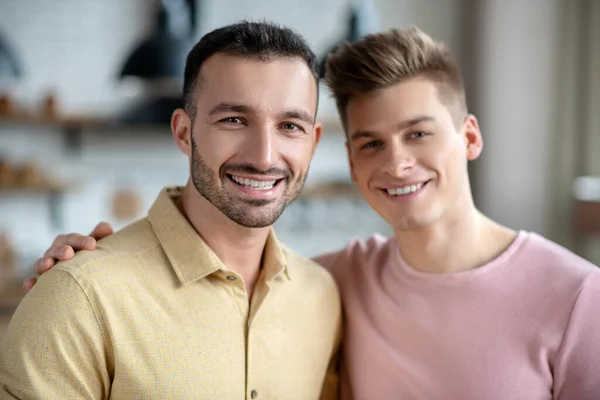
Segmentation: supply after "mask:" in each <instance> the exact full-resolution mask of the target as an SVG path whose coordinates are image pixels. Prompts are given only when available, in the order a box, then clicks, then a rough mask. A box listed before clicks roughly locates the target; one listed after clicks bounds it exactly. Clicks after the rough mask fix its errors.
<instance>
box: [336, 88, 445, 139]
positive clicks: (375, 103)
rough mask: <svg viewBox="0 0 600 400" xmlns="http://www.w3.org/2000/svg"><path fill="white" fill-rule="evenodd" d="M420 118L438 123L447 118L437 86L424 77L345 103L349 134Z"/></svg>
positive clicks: (383, 128) (357, 97)
mask: <svg viewBox="0 0 600 400" xmlns="http://www.w3.org/2000/svg"><path fill="white" fill-rule="evenodd" d="M421 116H431V117H434V118H435V120H437V121H445V120H446V119H448V118H450V113H449V111H448V108H447V107H446V106H445V105H444V104H443V103H442V102H441V101H440V96H439V92H438V88H437V85H436V84H435V83H433V82H432V81H431V80H428V79H426V78H413V79H409V80H407V81H404V82H401V83H398V84H396V85H393V86H390V87H387V88H384V89H379V90H376V91H373V92H370V93H366V94H361V95H358V96H354V97H352V98H351V99H350V101H349V102H348V107H347V125H348V131H349V132H353V131H356V130H369V131H384V130H387V129H390V126H392V125H395V124H397V123H399V122H402V121H406V120H410V119H413V118H416V117H421Z"/></svg>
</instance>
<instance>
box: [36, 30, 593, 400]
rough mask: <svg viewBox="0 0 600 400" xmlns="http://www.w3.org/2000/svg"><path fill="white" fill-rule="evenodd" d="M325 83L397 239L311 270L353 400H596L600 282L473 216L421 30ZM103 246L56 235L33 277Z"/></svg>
mask: <svg viewBox="0 0 600 400" xmlns="http://www.w3.org/2000/svg"><path fill="white" fill-rule="evenodd" d="M326 81H327V84H328V86H329V87H330V89H331V90H332V92H333V94H334V96H335V99H336V101H337V106H338V110H339V112H340V116H341V119H342V122H343V125H344V128H345V131H346V134H347V139H348V141H347V149H348V157H349V161H350V166H351V174H352V179H353V181H354V182H355V183H356V184H357V186H358V188H359V189H360V191H361V192H362V194H363V195H364V197H365V199H366V200H367V201H368V203H369V204H370V205H371V206H372V207H373V209H375V210H376V211H377V212H378V213H379V214H380V215H381V217H382V218H384V219H385V220H386V221H387V222H388V223H389V224H390V225H391V226H392V227H393V228H394V231H395V235H394V236H393V237H391V238H384V237H381V236H377V235H376V236H373V237H372V238H370V239H368V240H366V241H358V240H355V241H351V242H350V244H349V245H348V246H347V247H346V248H344V249H342V250H340V251H337V252H334V253H330V254H325V255H322V256H320V257H317V261H318V262H320V263H321V264H322V265H324V266H325V267H326V268H328V269H329V270H330V271H331V273H332V274H333V275H334V277H335V278H336V280H337V282H338V284H339V287H340V291H341V294H342V298H343V302H344V309H345V314H346V315H345V321H346V322H345V338H344V354H343V362H342V373H343V385H342V394H343V396H344V398H346V399H353V398H354V399H360V400H362V399H368V400H370V399H377V400H378V399H428V400H433V399H461V400H466V399H486V400H508V399H527V400H550V399H560V400H583V399H586V400H587V399H589V400H592V399H600V269H598V268H597V267H595V266H594V265H592V264H591V263H589V262H587V261H585V260H583V259H582V258H580V257H578V256H576V255H574V254H573V253H571V252H569V251H568V250H566V249H564V248H562V247H560V246H559V245H557V244H555V243H552V242H550V241H548V240H546V239H544V238H543V237H541V236H539V235H537V234H535V233H530V232H525V231H518V232H516V231H513V230H511V229H509V228H507V227H504V226H501V225H499V224H498V223H496V222H494V221H492V220H490V219H489V218H487V217H486V216H484V215H483V214H481V213H480V212H479V211H478V210H477V209H476V207H475V205H474V204H473V199H472V195H471V189H470V184H469V177H468V173H467V162H468V161H470V160H474V159H476V158H477V157H478V156H479V155H480V153H481V150H482V136H481V133H480V130H479V126H478V123H477V120H476V118H475V117H474V116H473V115H470V114H468V112H467V106H466V100H465V90H464V85H463V81H462V77H461V74H460V71H459V70H458V67H457V64H456V62H455V60H454V59H453V57H452V55H451V54H450V53H449V51H448V50H447V49H446V48H445V47H444V46H443V45H441V44H440V43H437V42H435V41H433V40H432V39H431V38H430V37H429V36H427V35H425V34H424V33H422V32H420V31H419V30H417V29H409V30H404V31H402V30H393V31H389V32H385V33H381V34H375V35H369V36H366V37H365V38H363V39H362V40H361V41H359V42H357V43H354V44H346V45H344V46H342V47H341V48H340V49H338V50H337V51H336V52H335V53H334V54H333V55H332V56H330V58H329V60H328V63H327V74H326ZM110 232H111V229H110V227H108V226H106V225H99V226H98V227H97V229H96V230H95V231H94V232H93V234H92V235H93V236H95V237H96V238H100V237H103V236H105V235H107V234H109V233H110ZM84 239H86V240H87V241H88V243H87V244H86V245H84V244H83V243H84ZM94 247H95V241H94V239H92V238H87V237H84V236H81V235H77V234H73V235H70V236H63V237H60V238H58V239H57V240H56V241H55V243H54V244H53V246H52V247H51V248H50V249H49V250H48V252H47V253H46V257H44V258H42V259H40V260H38V262H37V263H36V269H37V270H38V272H40V273H43V272H44V271H45V270H47V269H49V268H51V267H52V265H54V263H55V259H68V258H71V257H73V254H74V250H77V249H82V248H86V249H93V248H94ZM34 282H35V280H34V279H32V280H31V281H29V282H27V284H26V285H27V286H28V287H29V286H31V285H32V284H33V283H34Z"/></svg>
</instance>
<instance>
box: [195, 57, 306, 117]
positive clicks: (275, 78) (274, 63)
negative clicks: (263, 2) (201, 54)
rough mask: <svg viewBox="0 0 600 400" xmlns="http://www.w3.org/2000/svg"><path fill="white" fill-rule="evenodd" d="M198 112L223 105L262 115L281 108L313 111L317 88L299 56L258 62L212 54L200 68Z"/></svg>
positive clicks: (279, 110)
mask: <svg viewBox="0 0 600 400" xmlns="http://www.w3.org/2000/svg"><path fill="white" fill-rule="evenodd" d="M200 74H201V77H200V84H199V85H198V86H199V87H198V93H197V101H198V106H199V112H202V111H207V109H206V107H210V106H211V105H214V104H218V103H222V102H226V103H236V104H244V105H247V106H250V107H252V108H253V109H255V110H259V111H262V112H265V113H268V112H281V111H282V110H285V109H290V108H294V109H303V110H305V111H306V112H309V113H310V114H311V115H312V114H314V113H315V111H316V105H317V85H316V82H315V78H314V77H313V75H312V73H311V71H310V69H309V67H308V66H307V65H306V63H305V62H304V60H302V59H301V58H299V57H287V58H273V59H270V60H266V61H263V60H260V59H257V58H247V57H238V56H230V55H225V54H215V55H213V56H211V57H209V58H208V59H207V60H206V61H205V62H204V64H203V65H202V68H201V72H200Z"/></svg>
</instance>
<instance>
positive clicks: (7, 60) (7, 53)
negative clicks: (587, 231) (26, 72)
mask: <svg viewBox="0 0 600 400" xmlns="http://www.w3.org/2000/svg"><path fill="white" fill-rule="evenodd" d="M21 75H22V70H21V66H20V64H19V62H18V61H17V59H16V57H15V55H14V53H13V52H12V51H11V49H10V48H9V47H8V45H7V44H6V42H4V41H3V40H2V36H1V35H0V79H3V78H19V77H20V76H21Z"/></svg>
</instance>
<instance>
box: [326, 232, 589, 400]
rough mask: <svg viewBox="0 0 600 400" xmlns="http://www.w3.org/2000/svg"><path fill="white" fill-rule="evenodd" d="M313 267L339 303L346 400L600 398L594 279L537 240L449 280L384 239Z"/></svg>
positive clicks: (522, 238) (524, 239) (525, 240)
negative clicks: (327, 277) (421, 268)
mask: <svg viewBox="0 0 600 400" xmlns="http://www.w3.org/2000/svg"><path fill="white" fill-rule="evenodd" d="M317 261H318V262H320V263H322V264H323V265H325V266H326V267H328V268H329V269H330V270H331V271H332V273H333V274H334V276H335V277H336V279H337V281H338V283H339V285H340V290H341V293H342V296H343V300H344V307H345V313H346V315H345V318H346V322H345V323H346V331H345V339H344V360H343V377H342V380H343V388H342V392H343V398H344V399H357V400H363V399H364V400H380V399H400V400H413V399H415V400H417V399H418V400H436V399H443V400H454V399H457V400H471V399H482V400H521V399H523V400H525V399H526V400H542V399H543V400H549V399H560V400H588V399H589V400H599V399H600V269H598V268H597V267H595V266H594V265H592V264H590V263H588V262H586V261H585V260H583V259H582V258H579V257H577V256H576V255H574V254H573V253H570V252H569V251H567V250H566V249H564V248H562V247H560V246H558V245H557V244H554V243H553V242H550V241H548V240H546V239H544V238H542V237H541V236H539V235H536V234H534V233H526V232H520V233H519V235H518V236H517V239H516V240H515V242H514V243H513V244H512V245H511V246H510V248H509V249H508V250H507V251H506V252H505V253H504V254H502V255H501V256H500V257H498V258H497V259H495V260H493V261H492V262H490V263H488V264H486V265H484V266H482V267H480V268H477V269H474V270H471V271H466V272H460V273H454V274H441V275H437V274H427V273H420V272H418V271H416V270H414V269H411V268H410V267H409V266H408V265H406V263H405V262H404V261H403V260H402V259H401V257H400V253H399V250H398V247H397V246H396V243H395V240H394V239H386V238H383V237H381V236H374V237H372V238H371V239H369V240H368V241H366V242H360V241H354V242H352V243H351V244H350V245H349V246H348V247H346V248H345V249H344V250H342V251H340V252H336V253H331V254H326V255H324V256H321V257H319V258H318V259H317Z"/></svg>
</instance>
